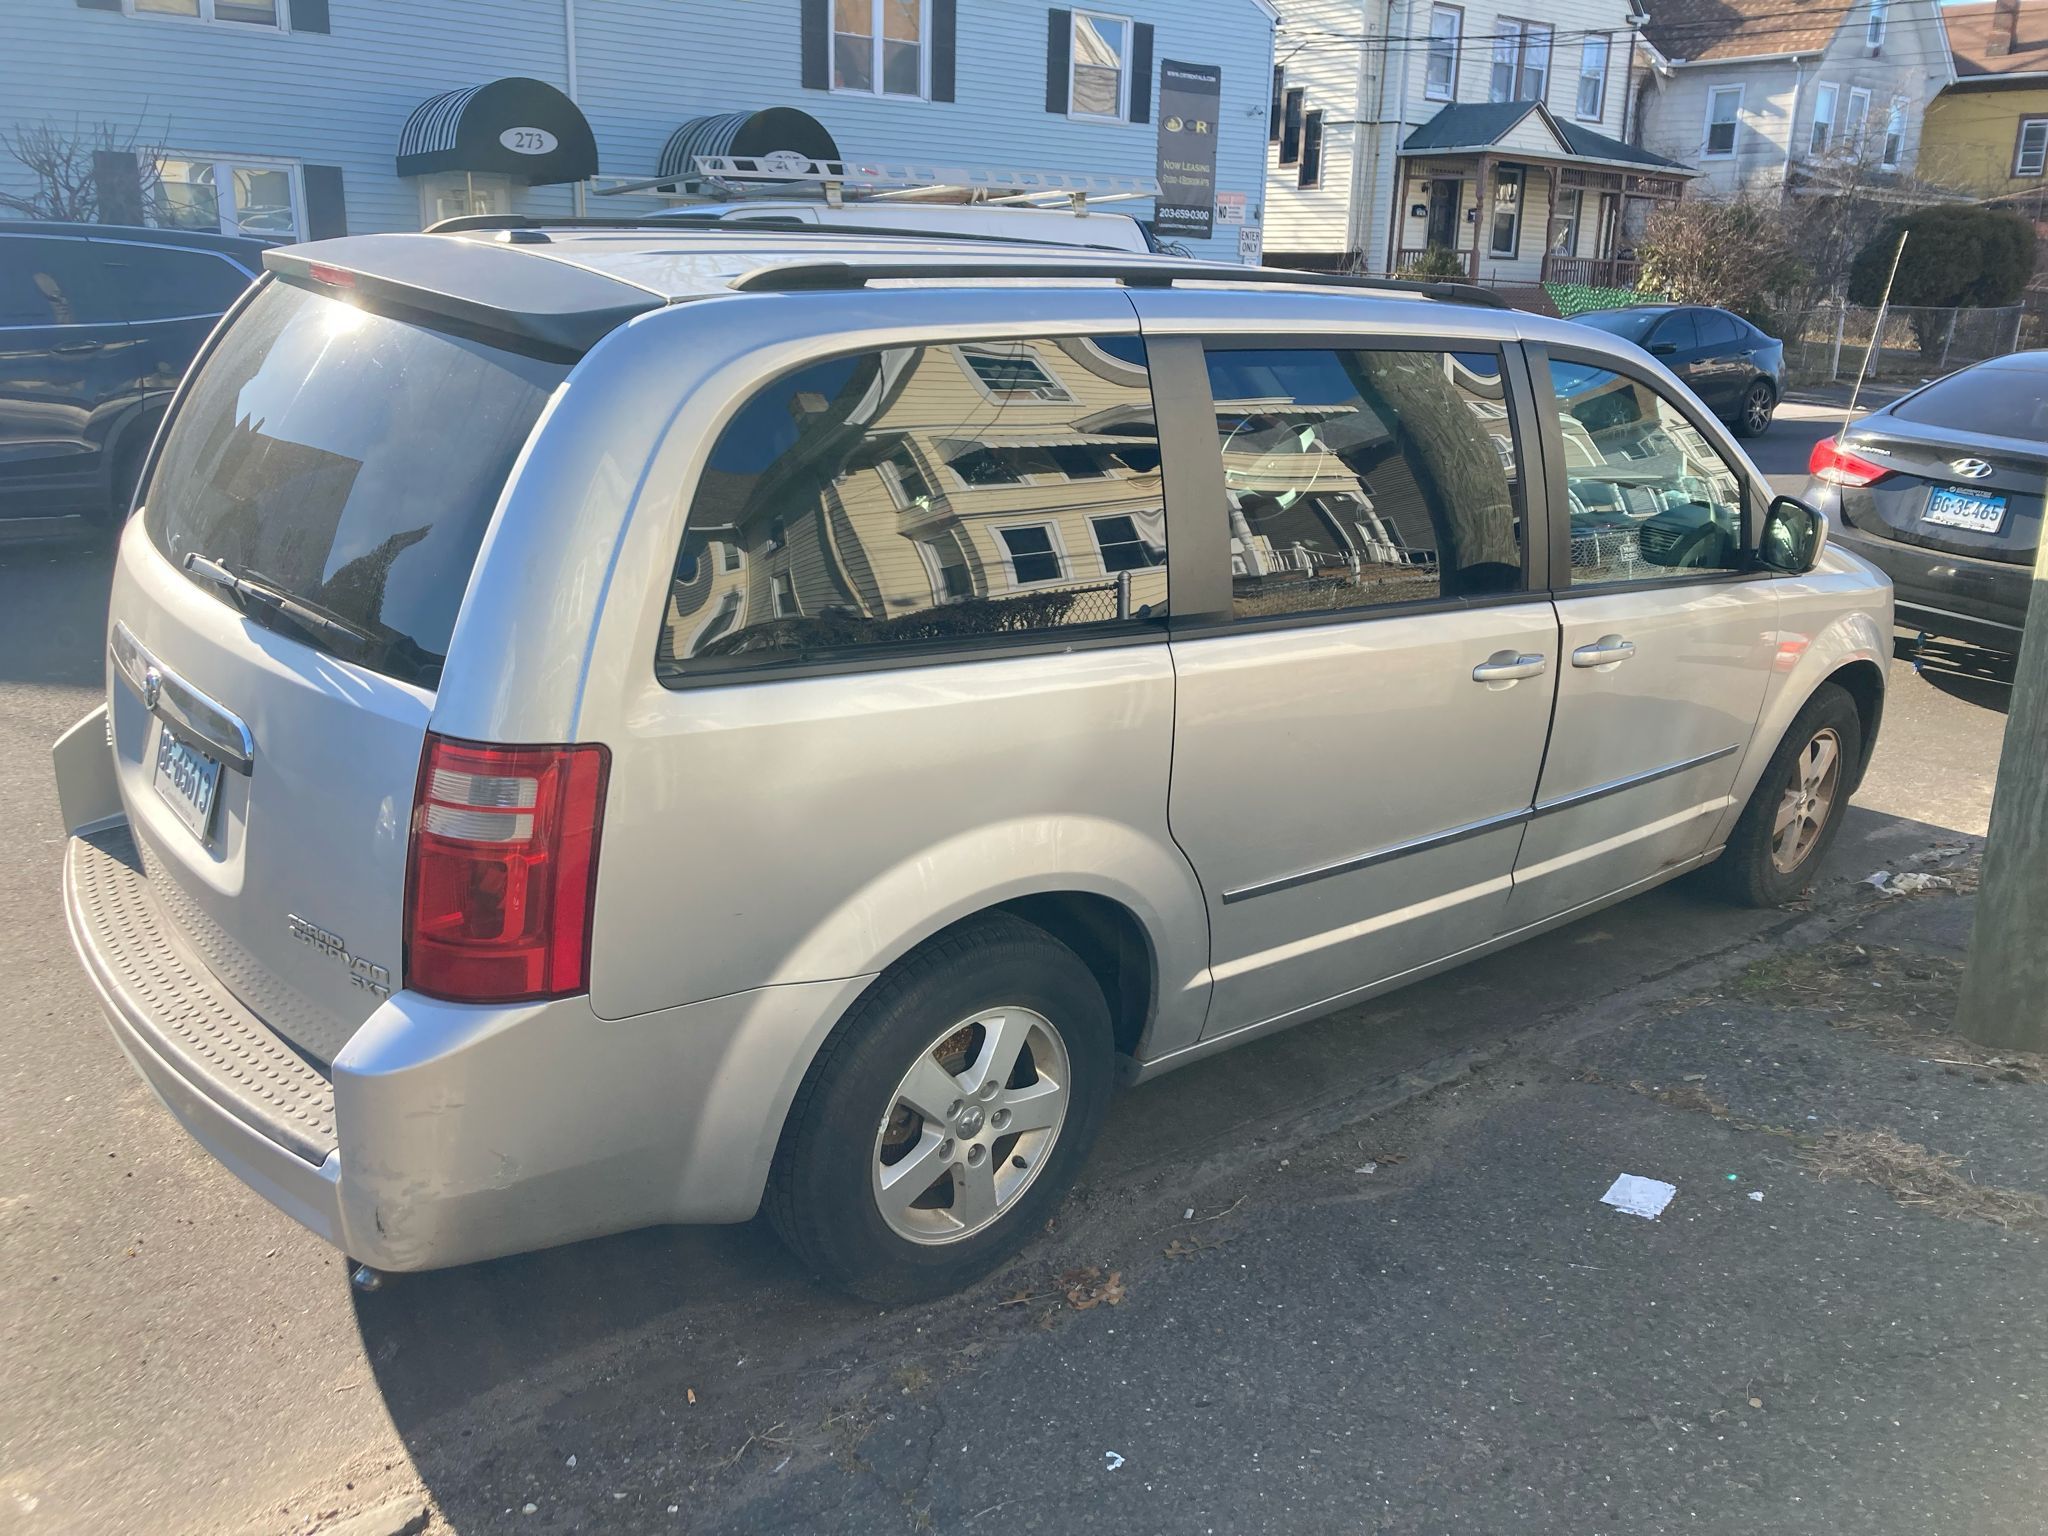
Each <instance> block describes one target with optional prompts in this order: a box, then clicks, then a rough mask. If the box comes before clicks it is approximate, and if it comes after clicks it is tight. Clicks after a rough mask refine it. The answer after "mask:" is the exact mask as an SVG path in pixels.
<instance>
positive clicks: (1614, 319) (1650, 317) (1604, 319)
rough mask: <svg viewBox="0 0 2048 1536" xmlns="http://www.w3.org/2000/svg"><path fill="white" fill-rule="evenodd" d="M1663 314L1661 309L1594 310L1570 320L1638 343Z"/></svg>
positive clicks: (1574, 316) (1664, 312)
mask: <svg viewBox="0 0 2048 1536" xmlns="http://www.w3.org/2000/svg"><path fill="white" fill-rule="evenodd" d="M1665 314H1666V311H1664V310H1661V309H1596V310H1593V311H1591V312H1590V313H1587V314H1583V315H1573V316H1572V318H1573V319H1574V320H1576V321H1578V322H1579V324H1581V325H1590V326H1592V327H1593V328H1594V329H1595V330H1601V331H1606V332H1607V333H1608V334H1610V335H1613V336H1619V337H1621V338H1622V340H1624V341H1633V342H1637V343H1640V342H1641V341H1642V339H1643V338H1644V337H1645V336H1647V335H1649V334H1650V327H1651V326H1653V325H1655V324H1656V323H1657V322H1658V321H1659V320H1662V319H1663V318H1664V316H1665Z"/></svg>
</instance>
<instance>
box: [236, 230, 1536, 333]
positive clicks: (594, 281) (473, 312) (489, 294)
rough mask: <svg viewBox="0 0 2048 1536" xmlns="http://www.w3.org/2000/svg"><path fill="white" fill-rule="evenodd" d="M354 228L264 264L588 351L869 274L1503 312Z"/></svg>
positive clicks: (1151, 259)
mask: <svg viewBox="0 0 2048 1536" xmlns="http://www.w3.org/2000/svg"><path fill="white" fill-rule="evenodd" d="M480 222H484V223H488V224H491V225H492V226H493V227H488V228H476V227H472V228H458V229H452V230H444V231H441V232H436V233H425V234H390V235H358V236H347V237H344V238H342V239H338V240H319V241H313V242H311V243H308V244H303V245H294V246H288V247H284V248H280V249H274V250H270V251H267V252H266V253H265V255H264V262H265V264H266V265H267V266H268V267H269V268H270V269H271V270H273V271H276V272H281V273H284V274H286V275H288V276H292V277H296V278H299V279H301V280H310V281H312V282H314V283H316V284H327V285H330V286H333V287H337V288H353V289H356V290H358V291H360V292H363V293H365V294H366V295H370V296H382V297H384V298H386V299H387V300H389V301H391V302H394V303H398V304H403V305H406V306H408V307H411V308H415V309H424V310H428V311H430V312H434V313H439V314H442V315H444V316H447V317H449V318H452V319H454V320H457V321H459V322H463V323H466V324H470V325H473V326H478V327H482V328H485V329H490V330H497V331H502V332H506V333H508V334H511V335H513V336H516V337H519V338H522V339H524V340H525V341H527V342H529V343H534V344H538V345H540V346H542V347H544V348H549V349H559V350H562V351H567V352H581V351H584V350H587V349H588V348H589V347H591V346H592V345H594V344H595V343H596V342H597V341H598V340H599V339H600V338H602V337H603V336H604V335H605V334H606V333H607V332H609V331H610V330H612V329H613V328H614V327H616V326H618V325H620V324H623V323H624V322H625V321H626V320H629V319H631V318H632V317H633V316H634V315H636V314H640V313H643V312H645V311H647V310H650V309H657V308H660V307H662V306H664V305H667V304H673V303H678V302H683V301H686V300H691V299H699V298H706V297H710V296H711V295H714V294H725V293H732V292H735V291H741V292H747V291H752V292H767V291H780V292H787V291H791V290H795V289H811V290H816V289H833V288H856V287H859V286H860V285H861V284H863V283H865V282H867V281H870V280H896V279H909V280H915V279H917V278H919V277H931V278H934V279H955V280H959V279H983V278H985V279H986V280H989V281H1005V280H1010V281H1034V280H1035V281H1043V280H1052V281H1058V280H1062V279H1066V278H1069V277H1071V278H1074V279H1090V278H1093V279H1101V280H1105V281H1121V282H1124V283H1126V284H1129V285H1132V286H1140V287H1151V286H1158V287H1165V286H1170V285H1172V284H1173V283H1175V282H1176V281H1179V282H1190V281H1192V282H1200V283H1220V284H1243V285H1258V286H1288V287H1305V288H1323V289H1334V290H1344V289H1353V290H1356V289H1365V290H1371V291H1375V292H1381V293H1385V294H1387V295H1388V296H1390V297H1391V296H1401V297H1408V298H1429V299H1438V300H1446V301H1452V302H1459V303H1470V304H1482V305H1488V306H1491V307H1495V308H1504V307H1505V306H1504V305H1503V304H1502V301H1501V300H1500V299H1499V298H1498V297H1497V296H1496V295H1494V294H1492V293H1490V292H1488V291H1486V290H1484V289H1479V288H1473V287H1468V286H1466V285H1464V284H1459V283H1424V282H1405V281H1401V280H1398V279H1390V278H1378V279H1372V278H1346V277H1338V276H1332V275H1329V274H1325V273H1315V272H1300V271H1293V270H1288V269H1280V268H1270V267H1238V266H1230V265H1225V264H1223V263H1214V262H1201V261H1190V260H1188V259H1185V258H1181V257H1171V256H1154V255H1146V254H1140V253H1136V252H1129V253H1126V252H1110V251H1102V250H1093V249H1087V248H1082V247H1075V246H1054V245H1018V244H1010V243H1005V242H1000V241H983V240H962V239H953V238H947V237H941V236H903V235H865V234H861V233H858V232H854V231H849V230H845V229H838V228H834V227H832V226H830V225H819V226H813V227H810V228H807V229H803V230H792V229H784V228H779V227H778V228H774V229H757V228H748V227H745V226H742V227H738V228H733V227H730V226H725V227H714V228H703V227H696V228H692V227H689V226H687V225H683V224H681V222H680V221H676V220H659V221H656V222H654V223H653V224H651V225H650V224H648V223H644V222H638V221H625V220H613V221H598V220H585V221H580V222H562V223H549V224H532V223H527V222H524V221H520V222H519V223H518V225H517V227H510V228H508V227H498V226H501V225H503V224H504V223H506V222H510V221H480Z"/></svg>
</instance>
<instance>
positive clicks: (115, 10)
mask: <svg viewBox="0 0 2048 1536" xmlns="http://www.w3.org/2000/svg"><path fill="white" fill-rule="evenodd" d="M0 13H4V16H5V22H4V27H0V35H4V37H5V42H6V46H5V47H4V48H0V128H4V129H9V130H12V129H15V128H18V127H22V126H28V125H33V124H38V123H44V122H47V123H49V124H51V125H53V126H55V127H57V128H58V129H60V130H70V129H71V128H72V126H73V125H74V124H77V125H80V126H81V127H82V128H83V130H84V131H85V132H86V133H87V134H90V133H91V131H92V130H93V128H94V127H95V125H98V124H102V123H104V124H107V125H109V126H110V127H111V128H112V129H114V130H115V132H116V135H117V136H119V135H122V134H137V135H139V141H140V142H141V143H142V144H144V145H148V146H160V147H161V148H162V149H163V150H164V151H165V152H166V153H165V154H164V155H163V157H162V160H161V170H162V181H161V185H157V186H151V185H149V184H148V183H149V180H150V178H149V176H147V175H145V176H143V177H142V178H141V179H140V182H139V183H138V180H137V178H136V176H135V170H136V165H135V158H134V156H133V155H129V156H128V157H127V158H126V161H125V164H124V161H123V157H122V156H121V155H120V154H118V153H108V154H106V155H103V156H102V159H101V170H102V173H103V174H102V178H101V179H102V181H103V188H102V197H101V203H102V217H103V218H105V219H108V220H109V221H110V222H138V221H142V220H148V221H151V222H166V223H178V224H185V225H191V226H194V227H205V228H213V229H221V230H225V231H228V232H231V233H232V232H242V233H250V234H259V235H263V236H268V237H272V238H285V239H289V238H295V237H296V238H301V239H303V238H306V237H308V236H321V235H328V234H339V233H344V232H356V233H360V232H364V231H371V230H390V229H418V228H420V227H421V226H422V224H425V223H431V222H432V221H434V220H435V219H438V218H442V217H446V216H449V215H451V214H457V213H466V212H486V213H496V212H503V213H514V214H519V213H531V214H542V215H549V216H559V215H562V214H566V213H568V212H570V211H571V209H572V208H573V207H574V206H575V204H576V202H577V200H578V198H579V196H582V197H583V199H584V201H585V202H586V203H587V205H588V209H589V211H590V212H593V213H605V212H622V213H623V212H628V211H631V209H632V205H631V204H625V205H621V204H620V203H618V202H616V201H611V200H602V199H598V198H596V197H592V196H588V195H587V194H589V193H591V192H593V191H594V190H595V188H594V186H592V185H591V180H590V179H591V178H592V177H593V176H598V175H602V176H604V177H610V178H631V177H651V176H655V175H658V174H661V173H664V172H666V171H667V170H669V169H671V165H670V163H669V161H670V160H673V159H674V158H675V157H676V156H678V155H682V154H684V153H686V152H688V151H690V150H691V149H692V148H693V147H694V148H695V149H696V151H697V152H716V151H717V150H718V149H719V148H721V147H729V148H730V151H731V152H732V153H738V154H744V153H755V154H759V153H766V152H768V151H771V150H774V149H778V148H786V149H793V150H799V151H801V152H802V153H804V154H806V155H817V154H819V153H820V150H821V149H825V150H826V152H832V151H836V152H837V153H838V154H839V155H842V156H844V157H846V158H848V159H856V158H858V159H862V160H875V161H889V162H896V163H909V162H922V163H924V164H927V165H935V166H938V167H960V166H965V167H975V166H990V165H994V166H1004V167H1018V168H1029V169H1041V170H1056V171H1064V172H1073V173H1101V174H1108V175H1113V176H1123V177H1145V178H1151V177H1154V176H1156V175H1157V174H1158V173H1159V171H1160V170H1161V169H1162V166H1161V161H1162V159H1163V158H1165V156H1163V155H1162V151H1161V136H1162V128H1163V126H1164V119H1165V117H1166V115H1167V114H1166V113H1165V112H1164V111H1162V110H1160V106H1161V90H1162V81H1163V79H1165V73H1164V72H1165V71H1166V69H1167V67H1168V65H1169V63H1172V64H1178V65H1182V66H1190V67H1191V71H1192V72H1193V73H1195V74H1198V75H1201V76H1202V78H1203V80H1204V81H1205V82H1208V81H1210V80H1211V77H1213V75H1214V74H1215V73H1217V72H1220V75H1221V81H1220V94H1218V95H1214V96H1212V97H1208V98H1205V99H1206V100H1208V101H1209V102H1211V103H1213V109H1210V108H1205V109H1204V110H1203V111H1201V112H1200V113H1199V114H1195V113H1184V114H1183V115H1185V116H1187V117H1189V118H1190V120H1192V119H1193V118H1195V117H1197V116H1199V117H1200V118H1201V119H1202V122H1201V124H1200V126H1202V127H1204V128H1205V129H1208V130H1212V132H1210V133H1207V134H1205V135H1204V137H1205V138H1206V139H1213V143H1212V144H1209V145H1208V146H1207V151H1208V156H1210V157H1213V162H1214V172H1213V177H1212V178H1210V179H1211V180H1213V193H1214V194H1215V197H1214V202H1213V203H1212V202H1210V201H1209V200H1208V197H1207V192H1206V191H1204V193H1203V195H1202V196H1201V197H1199V198H1197V199H1196V201H1198V202H1200V203H1201V210H1200V211H1201V212H1202V213H1203V214H1204V215H1205V218H1204V220H1203V221H1202V222H1208V221H1207V218H1206V216H1207V215H1209V214H1211V213H1214V212H1216V211H1217V210H1221V213H1222V217H1220V218H1217V219H1215V220H1214V224H1213V229H1212V230H1211V233H1210V234H1209V235H1206V236H1205V235H1202V234H1199V233H1193V232H1191V231H1190V230H1189V229H1188V221H1187V220H1185V219H1183V220H1181V221H1180V223H1179V228H1178V230H1177V231H1176V232H1175V233H1174V234H1173V236H1172V238H1174V239H1175V240H1177V241H1179V242H1182V243H1184V244H1185V245H1187V246H1188V247H1189V248H1190V250H1191V251H1192V252H1193V253H1194V254H1197V255H1203V256H1212V257H1218V258H1221V259H1225V260H1231V261H1235V260H1237V259H1239V256H1240V252H1250V251H1255V250H1256V246H1257V237H1256V220H1257V209H1258V207H1259V204H1260V201H1261V196H1260V194H1261V188H1262V183H1263V179H1264V170H1265V161H1266V150H1265V144H1264V142H1263V141H1262V140H1261V139H1260V138H1259V129H1260V127H1261V126H1263V124H1264V121H1265V116H1266V111H1265V103H1266V82H1267V72H1268V68H1269V66H1270V63H1271V58H1272V38H1273V21H1274V12H1273V11H1272V9H1271V7H1270V6H1269V5H1268V4H1267V0H1103V3H1102V4H1100V5H1095V6H1044V5H1033V4H1026V3H1019V0H745V3H740V0H409V3H405V4H399V3H396V0H0ZM1186 74H1187V72H1183V74H1182V75H1179V76H1176V77H1175V78H1176V79H1184V78H1186ZM686 130H687V131H686ZM749 135H751V136H752V137H751V138H750V137H749ZM792 136H794V137H795V139H801V140H802V142H800V143H799V142H795V141H794V140H793V139H792ZM665 156H666V157H668V158H667V159H665V158H664V157H665ZM124 180H125V182H126V185H125V186H123V185H122V183H123V181H124ZM29 183H30V178H29V177H28V176H27V174H26V173H25V171H24V170H23V168H22V167H20V166H19V165H16V164H14V163H13V162H12V161H11V160H9V158H8V157H7V156H6V155H5V154H0V188H4V189H12V190H25V189H26V188H27V187H28V185H29ZM1192 184H1193V185H1195V186H1197V187H1200V186H1201V184H1202V178H1201V177H1200V176H1197V177H1196V178H1195V181H1194V182H1193V183H1192ZM641 206H642V207H643V208H644V207H646V206H649V205H644V204H643V205H641ZM1116 206H1117V207H1119V208H1121V209H1123V210H1125V211H1128V212H1131V213H1134V214H1136V215H1137V216H1139V217H1140V218H1150V217H1152V216H1153V214H1154V208H1153V206H1152V204H1151V203H1150V202H1149V201H1139V202H1126V203H1121V204H1118V205H1116ZM1248 229H1249V230H1251V231H1252V232H1251V234H1250V235H1249V237H1247V230H1248Z"/></svg>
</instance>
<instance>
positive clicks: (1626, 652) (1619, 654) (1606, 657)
mask: <svg viewBox="0 0 2048 1536" xmlns="http://www.w3.org/2000/svg"><path fill="white" fill-rule="evenodd" d="M1635 653H1636V643H1635V641H1633V640H1624V639H1622V638H1621V636H1619V635H1602V636H1601V637H1600V638H1599V639H1598V640H1595V641H1594V642H1593V643H1592V644H1591V645H1582V646H1580V647H1579V648H1578V649H1577V650H1575V651H1573V652H1572V665H1573V666H1575V667H1618V666H1620V665H1621V664H1622V663H1623V662H1624V661H1627V660H1628V659H1629V657H1631V656H1633V655H1635Z"/></svg>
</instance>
